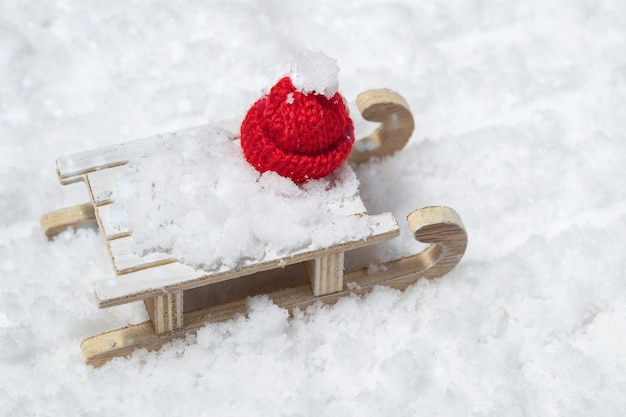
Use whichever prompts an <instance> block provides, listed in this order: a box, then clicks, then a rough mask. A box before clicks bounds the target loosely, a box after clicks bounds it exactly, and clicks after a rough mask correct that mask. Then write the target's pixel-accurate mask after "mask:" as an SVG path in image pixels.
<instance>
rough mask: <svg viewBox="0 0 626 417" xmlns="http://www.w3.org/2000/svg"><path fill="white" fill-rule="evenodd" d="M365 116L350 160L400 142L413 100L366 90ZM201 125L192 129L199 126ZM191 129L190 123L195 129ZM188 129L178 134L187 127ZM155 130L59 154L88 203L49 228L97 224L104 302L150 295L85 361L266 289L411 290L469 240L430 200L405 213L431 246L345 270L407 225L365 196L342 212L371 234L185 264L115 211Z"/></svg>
mask: <svg viewBox="0 0 626 417" xmlns="http://www.w3.org/2000/svg"><path fill="white" fill-rule="evenodd" d="M357 105H358V107H359V110H360V111H361V113H362V115H363V117H364V118H365V119H367V120H370V121H375V122H380V123H381V125H380V127H379V128H378V129H377V130H376V131H375V132H374V133H373V134H371V135H369V136H368V137H366V138H363V139H361V140H359V141H357V143H355V146H354V148H353V151H352V153H351V155H350V158H349V159H350V161H352V162H353V163H360V162H364V161H367V160H368V159H369V158H371V157H380V156H384V155H388V154H391V153H393V152H395V151H397V150H399V149H401V148H402V147H403V146H404V145H405V144H406V143H407V141H408V140H409V138H410V136H411V134H412V132H413V126H414V124H413V117H412V115H411V113H410V111H409V108H408V105H407V103H406V101H405V100H404V99H403V98H402V97H401V96H400V95H398V94H397V93H395V92H393V91H391V90H387V89H377V90H368V91H366V92H364V93H362V94H360V95H359V96H358V97H357ZM192 129H194V128H192ZM190 130H191V129H190ZM184 132H185V131H179V132H174V133H172V134H178V135H181V134H184ZM151 140H154V138H147V139H140V140H137V141H133V142H128V143H126V144H122V145H115V146H110V147H106V148H102V149H98V150H96V151H91V152H85V153H81V154H77V155H72V156H66V157H62V158H59V159H57V161H56V165H57V175H58V177H59V180H60V182H61V183H62V184H71V183H74V182H79V181H82V182H84V183H85V184H86V185H87V189H88V191H89V196H90V198H91V202H90V203H87V204H83V205H79V206H76V207H70V208H66V209H62V210H58V211H55V212H52V213H48V214H46V215H44V216H42V218H41V225H42V228H43V231H44V233H45V234H46V235H47V236H48V237H49V238H52V237H54V236H55V235H56V234H58V233H60V232H61V231H62V230H64V229H65V228H67V227H81V226H89V225H91V226H97V227H98V228H99V230H100V232H101V234H102V236H103V237H104V239H105V243H106V246H107V249H108V252H109V255H110V257H111V261H112V263H113V268H114V271H115V277H114V278H111V279H105V280H101V281H97V282H95V283H94V292H95V299H96V303H97V305H98V307H100V308H105V307H112V306H116V305H121V304H125V303H129V302H133V301H138V300H141V301H143V302H144V304H145V307H146V310H147V312H148V315H149V317H150V320H149V321H146V322H144V323H140V324H136V325H129V326H126V327H124V328H121V329H117V330H113V331H110V332H106V333H103V334H99V335H96V336H93V337H90V338H88V339H86V340H84V341H83V343H82V345H81V348H82V351H83V355H84V358H85V362H86V363H87V364H90V365H93V366H100V365H102V364H104V363H105V362H106V361H108V360H110V359H112V358H115V357H118V356H125V355H128V354H130V353H131V352H132V351H133V350H134V349H137V348H146V349H148V350H155V349H159V348H160V347H161V346H162V345H163V344H165V343H167V342H169V341H171V340H173V339H174V338H177V337H181V336H185V335H187V334H189V333H190V332H194V331H196V330H197V329H199V328H200V327H202V326H203V325H205V324H206V323H211V322H218V321H224V320H228V319H230V318H233V317H235V316H237V315H239V314H246V312H247V306H246V299H247V298H248V297H250V296H254V295H258V294H266V295H267V296H269V298H270V299H271V300H272V301H273V302H274V303H275V304H276V305H278V306H280V307H283V308H286V309H288V310H289V311H292V310H293V309H295V308H305V307H307V306H309V305H311V304H313V303H316V302H318V301H319V302H324V303H334V302H335V301H337V300H338V299H339V298H341V297H344V296H347V295H349V294H364V293H366V292H368V291H370V290H371V289H372V288H373V287H374V286H376V285H387V286H390V287H393V288H397V289H404V288H406V287H407V286H408V285H410V284H412V283H414V282H415V281H417V280H418V279H419V278H422V277H423V278H436V277H440V276H442V275H444V274H446V273H447V272H449V271H450V270H452V269H453V268H454V267H455V266H456V265H457V264H458V263H459V261H460V260H461V258H462V257H463V254H464V252H465V249H466V246H467V234H466V231H465V228H464V226H463V223H462V221H461V219H460V217H459V215H458V214H457V213H456V212H455V211H454V210H452V209H451V208H448V207H441V206H437V207H425V208H422V209H418V210H415V211H413V212H412V213H410V214H409V215H408V217H407V221H408V224H409V227H410V229H411V231H412V232H413V234H414V236H415V238H416V239H417V240H419V241H421V242H425V243H429V244H430V245H429V246H428V247H427V248H426V249H425V250H423V251H422V252H421V253H418V254H415V255H412V256H408V257H405V258H401V259H398V260H395V261H392V262H389V263H387V264H385V265H384V268H381V269H380V270H379V271H377V272H375V273H370V272H368V270H367V269H362V270H356V271H344V253H345V252H346V251H349V250H352V249H356V248H359V247H363V246H367V245H372V244H376V243H379V242H383V241H385V240H388V239H393V238H395V237H397V236H398V235H399V234H400V230H399V226H398V223H397V221H396V218H395V216H394V214H393V213H382V214H377V215H371V214H368V213H367V210H366V208H365V207H364V205H363V203H362V201H361V199H360V198H358V197H357V198H356V200H355V201H351V202H349V204H345V205H344V207H345V208H344V212H343V214H345V215H347V216H349V215H364V216H370V218H371V219H372V220H374V223H375V224H376V227H374V228H373V230H372V231H371V235H370V236H368V237H367V238H366V239H360V240H346V241H343V242H341V243H340V244H337V245H334V246H332V247H327V248H321V249H316V250H301V251H296V252H295V253H291V254H289V256H286V257H281V258H278V257H272V256H270V255H267V256H266V258H265V259H262V260H261V261H258V262H254V263H250V264H246V265H245V266H243V267H240V268H237V269H228V268H220V269H218V270H217V271H214V272H211V273H207V272H206V271H202V270H197V269H194V268H192V267H190V266H187V265H184V264H182V263H180V262H179V261H178V260H177V259H174V258H172V256H171V255H169V254H166V253H151V254H148V255H147V256H143V257H139V256H137V255H134V254H133V253H132V252H131V251H130V250H129V247H130V244H131V242H132V232H131V231H122V232H120V231H119V230H117V229H113V228H112V227H111V225H110V223H109V220H108V212H109V210H110V209H111V207H112V205H113V204H115V200H114V196H113V195H112V194H113V191H112V190H113V189H114V184H115V180H116V178H117V177H118V176H119V175H120V173H121V170H122V169H124V165H125V164H127V163H128V160H129V156H130V155H133V154H135V153H136V152H140V151H141V149H142V147H144V146H146V143H147V142H149V141H151Z"/></svg>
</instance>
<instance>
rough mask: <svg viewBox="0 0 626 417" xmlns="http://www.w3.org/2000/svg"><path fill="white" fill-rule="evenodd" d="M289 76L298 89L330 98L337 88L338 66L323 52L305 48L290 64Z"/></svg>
mask: <svg viewBox="0 0 626 417" xmlns="http://www.w3.org/2000/svg"><path fill="white" fill-rule="evenodd" d="M290 78H291V82H292V83H293V86H294V87H296V90H298V91H301V92H303V93H315V94H322V95H324V96H326V97H327V98H332V97H333V96H334V95H335V94H336V93H337V90H338V89H339V66H337V60H335V59H333V58H331V57H329V56H328V55H326V54H325V53H324V52H322V51H315V52H314V51H311V50H308V49H305V50H303V51H301V52H300V54H299V55H298V56H297V57H296V59H295V60H294V62H293V63H292V64H291V74H290Z"/></svg>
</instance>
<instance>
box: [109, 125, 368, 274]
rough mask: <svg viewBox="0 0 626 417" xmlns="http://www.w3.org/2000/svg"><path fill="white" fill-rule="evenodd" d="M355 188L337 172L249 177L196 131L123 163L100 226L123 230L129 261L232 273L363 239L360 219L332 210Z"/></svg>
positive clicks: (221, 143)
mask: <svg viewBox="0 0 626 417" xmlns="http://www.w3.org/2000/svg"><path fill="white" fill-rule="evenodd" d="M358 186H359V181H358V180H357V178H356V176H355V174H354V171H353V170H352V169H351V168H350V167H349V166H348V165H347V164H344V165H342V166H341V167H340V168H339V169H338V170H337V171H335V172H334V173H333V174H331V175H329V176H328V177H327V178H323V179H319V180H313V181H309V182H307V183H305V184H303V185H296V184H295V183H294V182H293V181H291V180H290V179H287V178H283V177H281V176H280V175H278V174H276V173H274V172H271V171H270V172H266V173H264V174H259V173H258V172H257V171H256V170H255V169H254V168H253V167H252V166H251V165H250V164H248V162H247V161H246V160H245V158H244V156H243V154H242V151H241V148H240V146H239V143H238V142H237V141H236V140H233V138H232V134H230V133H229V132H227V131H225V130H221V129H217V128H212V127H201V128H198V129H195V130H186V131H185V132H184V133H178V134H176V135H169V136H167V137H166V136H162V137H159V138H157V139H156V140H155V141H154V143H153V144H152V145H150V146H148V148H147V149H144V150H143V151H142V152H141V154H140V155H138V156H135V157H133V158H131V160H130V162H129V164H128V167H127V169H126V170H125V172H124V174H123V175H122V176H121V177H120V178H119V179H118V181H117V185H116V190H115V193H114V194H115V196H114V199H115V203H114V204H113V205H112V209H111V211H110V219H111V222H112V225H113V226H114V227H115V228H116V229H118V230H130V231H131V232H132V235H133V240H134V244H133V247H132V250H133V251H134V252H135V253H137V254H140V255H143V254H147V253H150V252H155V251H158V252H167V253H171V254H172V255H174V256H175V257H176V258H177V259H179V260H181V261H182V262H184V263H186V264H188V265H191V266H194V267H198V268H203V269H205V270H207V271H211V270H214V269H216V268H219V267H227V268H229V269H233V268H236V267H239V266H242V265H243V263H244V262H245V263H250V262H257V261H260V260H262V259H263V258H264V257H266V256H267V255H268V254H271V255H278V256H286V255H289V254H291V253H293V252H294V251H296V250H300V249H307V250H314V249H321V248H325V247H329V246H332V245H334V244H337V243H340V242H342V241H345V240H347V239H361V238H365V237H367V236H368V234H369V232H370V227H369V224H368V219H367V217H363V216H353V215H346V214H345V213H339V212H337V210H335V209H333V207H335V206H338V205H341V203H342V202H344V201H350V200H354V199H357V198H359V197H358Z"/></svg>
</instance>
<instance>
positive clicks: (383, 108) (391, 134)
mask: <svg viewBox="0 0 626 417" xmlns="http://www.w3.org/2000/svg"><path fill="white" fill-rule="evenodd" d="M356 104H357V106H358V107H359V111H360V112H361V115H362V116H363V118H364V119H365V120H369V121H372V122H380V123H381V125H380V126H379V127H378V129H376V131H375V132H374V133H372V134H371V135H369V136H366V137H365V138H363V139H360V140H358V141H356V142H355V144H354V146H353V148H352V152H351V153H350V155H349V156H348V160H349V161H350V162H354V163H357V164H358V163H361V162H365V161H367V160H368V159H370V158H373V157H382V156H385V155H391V154H392V153H394V152H396V151H398V150H400V149H402V148H403V147H404V145H406V143H407V142H408V141H409V139H410V138H411V135H412V134H413V129H414V127H415V122H414V121H413V115H412V114H411V110H409V105H408V104H407V102H406V100H405V99H404V98H403V97H402V96H401V95H400V94H398V93H396V92H395V91H392V90H389V89H386V88H379V89H374V90H367V91H364V92H362V93H361V94H359V95H358V96H357V98H356Z"/></svg>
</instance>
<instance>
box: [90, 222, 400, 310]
mask: <svg viewBox="0 0 626 417" xmlns="http://www.w3.org/2000/svg"><path fill="white" fill-rule="evenodd" d="M369 217H370V218H371V219H372V225H373V228H374V230H373V231H372V233H371V234H370V235H369V236H367V237H365V238H360V239H351V240H346V241H344V242H342V243H340V244H338V245H335V246H332V247H329V248H323V249H314V250H311V249H303V250H300V251H296V252H294V253H291V254H290V255H289V256H286V257H279V256H276V255H272V254H269V255H268V256H267V257H266V259H264V260H262V261H261V262H258V263H253V264H249V265H244V266H242V267H239V268H236V269H229V268H225V267H223V268H220V269H218V270H217V271H213V272H210V273H208V272H206V271H203V270H199V269H194V268H192V267H190V266H187V265H184V264H181V263H179V262H169V263H165V264H160V265H156V266H155V267H151V268H144V269H141V270H138V271H134V272H129V273H125V274H123V275H119V276H117V277H115V278H110V279H104V280H99V281H96V282H95V283H94V293H95V298H96V302H97V304H98V306H99V307H100V308H105V307H112V306H115V305H121V304H126V303H129V302H132V301H138V300H143V299H147V298H152V297H156V296H159V295H163V294H164V293H174V292H177V291H183V290H188V289H193V288H197V287H202V286H206V285H210V284H215V283H218V282H222V281H226V280H228V279H232V278H235V277H239V276H244V275H250V274H253V273H255V272H261V271H267V270H270V269H275V268H281V267H284V266H287V265H291V264H295V263H300V262H307V261H314V260H315V259H319V258H323V257H328V256H332V255H335V254H340V253H343V252H345V251H347V250H352V249H356V248H359V247H363V246H369V245H372V244H376V243H380V242H383V241H386V240H389V239H393V238H395V237H397V236H399V234H400V227H399V226H398V223H397V221H396V219H395V216H394V215H393V214H392V213H382V214H379V215H372V216H369Z"/></svg>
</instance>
